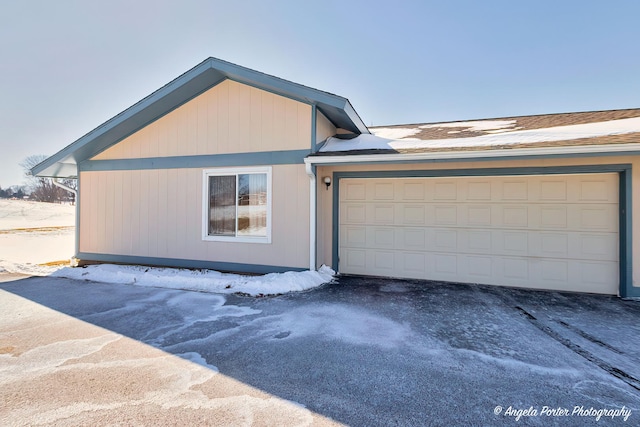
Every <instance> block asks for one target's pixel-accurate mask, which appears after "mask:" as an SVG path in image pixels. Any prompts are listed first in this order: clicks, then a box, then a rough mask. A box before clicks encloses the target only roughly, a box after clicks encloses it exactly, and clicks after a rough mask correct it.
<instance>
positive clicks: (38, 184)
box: [20, 154, 76, 203]
mask: <svg viewBox="0 0 640 427" xmlns="http://www.w3.org/2000/svg"><path fill="white" fill-rule="evenodd" d="M46 158H47V156H45V155H44V154H34V155H32V156H29V157H27V158H26V159H24V160H23V161H22V162H21V163H20V166H21V167H22V168H23V169H24V174H25V177H26V178H27V180H28V182H29V187H30V189H31V196H32V198H34V199H35V200H37V201H39V202H49V203H53V202H61V201H64V200H71V201H72V202H73V195H72V194H69V192H68V191H66V190H64V189H62V188H60V187H58V186H57V185H55V184H54V183H53V179H51V178H44V177H40V176H33V175H32V174H31V168H33V167H34V166H35V165H37V164H38V163H40V162H42V161H43V160H44V159H46ZM62 183H63V184H65V185H66V186H68V187H71V188H74V189H75V188H76V180H75V179H65V180H64V181H63V182H62Z"/></svg>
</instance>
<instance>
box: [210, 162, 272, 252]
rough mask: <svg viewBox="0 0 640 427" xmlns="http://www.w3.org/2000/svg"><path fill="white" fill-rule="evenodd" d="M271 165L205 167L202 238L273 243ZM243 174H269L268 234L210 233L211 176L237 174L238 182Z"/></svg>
mask: <svg viewBox="0 0 640 427" xmlns="http://www.w3.org/2000/svg"><path fill="white" fill-rule="evenodd" d="M271 173H272V168H271V166H263V167H242V168H215V169H204V170H203V171H202V240H206V241H211V242H235V243H268V244H270V243H271V215H272V209H271V196H272V191H273V190H272V185H271ZM242 174H266V175H267V235H266V236H255V237H252V236H237V235H236V236H211V235H209V209H210V207H209V177H210V176H230V175H235V176H236V182H237V180H238V175H242ZM237 191H238V189H237V186H236V233H237V232H238V230H237V212H238V199H237Z"/></svg>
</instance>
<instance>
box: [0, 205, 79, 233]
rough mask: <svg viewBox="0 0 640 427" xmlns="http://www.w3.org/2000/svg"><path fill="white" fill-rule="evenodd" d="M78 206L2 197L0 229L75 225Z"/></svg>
mask: <svg viewBox="0 0 640 427" xmlns="http://www.w3.org/2000/svg"><path fill="white" fill-rule="evenodd" d="M75 221H76V207H75V206H72V205H68V204H60V203H41V202H31V201H27V200H8V199H0V230H15V229H18V228H40V227H73V226H75V224H76V222H75Z"/></svg>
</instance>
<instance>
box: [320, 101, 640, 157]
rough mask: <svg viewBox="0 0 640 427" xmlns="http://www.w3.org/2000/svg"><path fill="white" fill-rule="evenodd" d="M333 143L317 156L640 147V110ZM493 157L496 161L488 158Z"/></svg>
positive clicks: (462, 124)
mask: <svg viewBox="0 0 640 427" xmlns="http://www.w3.org/2000/svg"><path fill="white" fill-rule="evenodd" d="M370 131H371V133H372V134H373V135H358V136H355V137H354V138H352V139H348V137H344V136H338V137H337V138H329V139H328V140H327V142H326V143H325V145H324V146H323V147H322V149H321V150H320V152H319V153H317V154H316V155H317V156H345V155H364V154H366V155H372V154H416V153H440V152H443V153H446V152H452V151H456V152H460V151H484V152H487V151H491V152H493V153H495V151H498V150H500V151H502V150H505V149H509V150H514V149H535V148H552V147H582V146H612V145H616V146H617V145H620V144H640V108H636V109H625V110H608V111H591V112H577V113H561V114H544V115H535V116H512V117H502V118H492V119H479V120H465V121H454V122H442V123H416V124H406V125H392V126H382V127H371V128H370ZM486 155H487V156H489V155H492V154H489V153H486Z"/></svg>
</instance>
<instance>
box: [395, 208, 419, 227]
mask: <svg viewBox="0 0 640 427" xmlns="http://www.w3.org/2000/svg"><path fill="white" fill-rule="evenodd" d="M397 206H398V210H399V211H400V214H399V215H398V218H400V221H399V224H398V225H426V206H425V205H416V204H404V203H402V204H398V205H397Z"/></svg>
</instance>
